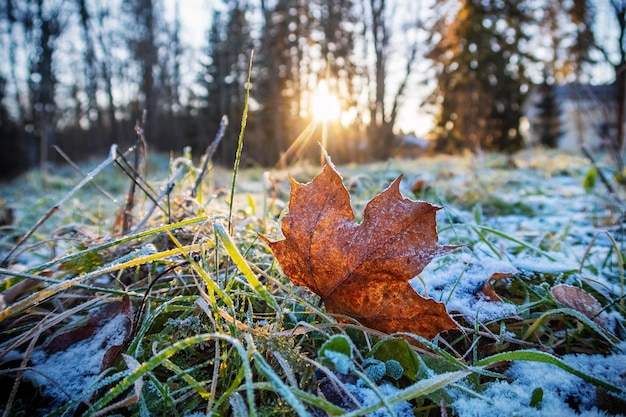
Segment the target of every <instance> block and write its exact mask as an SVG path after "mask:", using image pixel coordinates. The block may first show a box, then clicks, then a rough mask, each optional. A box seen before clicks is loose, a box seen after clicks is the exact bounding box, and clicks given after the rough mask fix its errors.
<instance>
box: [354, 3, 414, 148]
mask: <svg viewBox="0 0 626 417" xmlns="http://www.w3.org/2000/svg"><path fill="white" fill-rule="evenodd" d="M403 6H404V7H409V6H408V5H403ZM368 7H369V20H367V22H368V23H367V24H366V27H365V31H364V39H365V41H371V48H372V51H373V56H374V60H373V62H374V63H373V70H372V71H371V73H372V74H373V82H372V84H373V85H374V95H373V97H371V98H370V99H369V116H370V117H369V120H370V121H369V125H368V142H369V146H370V152H371V153H372V156H373V157H374V158H377V159H386V158H388V157H389V156H390V155H391V151H392V149H393V140H394V133H393V129H394V127H395V124H396V121H397V117H398V113H399V110H400V107H401V104H402V101H403V99H404V94H405V92H406V88H407V85H408V82H409V79H410V78H411V75H412V72H413V68H414V64H415V62H416V60H417V57H418V55H417V52H418V46H419V43H418V39H417V37H416V36H407V37H406V38H405V42H403V44H404V45H405V46H406V50H404V51H401V52H400V53H399V57H402V58H400V59H405V67H404V71H403V73H395V74H392V73H391V71H390V68H389V63H390V60H391V59H392V57H393V55H394V52H395V53H396V54H398V51H394V50H393V48H392V43H391V41H392V37H393V33H392V29H391V27H392V25H393V22H392V21H391V16H393V13H389V9H390V8H391V4H390V2H388V1H386V0H369V4H368ZM396 7H397V5H396ZM364 9H366V7H364ZM406 15H407V16H411V17H410V18H409V19H414V20H413V21H411V20H409V21H403V22H401V23H400V24H401V27H402V28H403V30H404V32H405V33H404V35H410V34H412V33H415V32H416V31H417V30H418V29H419V26H420V19H421V17H420V13H419V11H418V10H416V11H414V12H413V13H411V12H409V13H406ZM366 55H367V53H366ZM392 76H393V77H399V79H400V80H401V81H400V83H399V84H398V87H397V89H396V90H395V91H392V90H391V89H390V88H388V85H389V84H390V79H391V77H392ZM388 102H391V103H392V105H391V106H388Z"/></svg>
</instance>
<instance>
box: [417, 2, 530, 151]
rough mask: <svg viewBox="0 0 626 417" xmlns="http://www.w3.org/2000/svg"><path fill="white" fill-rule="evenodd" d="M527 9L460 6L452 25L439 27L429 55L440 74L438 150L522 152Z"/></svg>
mask: <svg viewBox="0 0 626 417" xmlns="http://www.w3.org/2000/svg"><path fill="white" fill-rule="evenodd" d="M525 7H526V6H525V2H517V1H499V2H493V1H489V2H484V1H480V0H463V1H461V3H460V6H459V8H458V13H457V14H456V17H455V18H454V19H452V20H449V19H445V18H444V19H442V21H441V22H440V24H439V26H438V28H437V30H438V32H439V33H438V34H437V35H438V36H439V40H438V41H437V42H436V44H435V46H434V47H433V49H432V51H431V53H430V55H429V56H430V58H431V59H433V61H434V62H435V63H436V65H437V68H438V94H439V96H440V97H441V98H440V99H439V100H440V104H441V110H440V114H439V117H438V121H437V127H436V132H437V134H438V138H437V148H438V149H439V150H442V151H456V150H460V149H470V150H472V151H474V152H477V151H480V150H481V149H484V150H499V151H504V150H514V149H518V148H519V147H520V146H521V143H522V142H521V135H520V133H519V128H518V126H519V118H520V111H521V103H522V100H523V98H524V95H523V93H522V89H521V86H522V84H524V83H525V76H524V73H525V71H524V57H523V53H522V51H521V48H520V45H521V43H522V42H523V41H525V40H526V39H527V35H526V34H525V28H526V25H527V24H528V23H529V19H530V18H529V17H527V16H528V14H529V13H528V10H526V9H525ZM448 21H449V23H448Z"/></svg>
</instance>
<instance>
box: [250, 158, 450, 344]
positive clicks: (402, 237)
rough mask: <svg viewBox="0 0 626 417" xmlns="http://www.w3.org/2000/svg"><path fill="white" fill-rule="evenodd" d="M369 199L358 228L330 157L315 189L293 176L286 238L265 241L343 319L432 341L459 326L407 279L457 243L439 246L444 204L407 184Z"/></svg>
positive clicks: (295, 280) (284, 266) (292, 274)
mask: <svg viewBox="0 0 626 417" xmlns="http://www.w3.org/2000/svg"><path fill="white" fill-rule="evenodd" d="M401 178H402V177H399V178H398V179H396V180H395V181H394V182H393V183H392V184H391V185H390V186H389V188H387V189H386V190H384V191H383V192H382V193H380V194H379V195H378V196H376V197H374V198H373V199H372V200H371V201H369V202H368V204H367V206H366V207H365V210H364V212H363V221H362V222H361V223H360V224H357V223H356V221H355V217H354V212H353V211H352V207H351V206H350V195H349V194H348V191H347V190H346V188H345V187H344V185H343V183H342V179H341V177H340V175H339V174H338V173H337V171H336V170H335V169H334V167H333V166H332V164H331V162H330V160H329V159H328V158H327V164H326V165H325V166H324V169H323V171H322V173H321V174H319V175H318V176H317V177H316V178H315V179H313V180H312V181H311V182H310V183H308V184H300V183H298V182H296V181H295V180H294V179H293V178H292V179H291V196H290V200H289V212H288V214H287V215H286V216H285V217H284V219H283V222H282V232H283V235H284V236H285V239H284V240H280V241H276V242H271V241H269V239H267V238H266V237H262V238H263V239H264V240H265V241H266V242H267V243H268V244H269V246H270V248H271V249H272V251H273V253H274V254H275V256H276V258H277V260H278V262H279V263H280V266H281V267H282V269H283V271H284V272H285V274H286V275H287V276H288V277H289V279H290V280H291V281H292V282H293V283H294V284H296V285H301V286H307V287H308V288H309V289H311V291H313V292H314V293H316V294H318V295H319V296H320V297H321V298H322V300H323V301H324V303H325V304H326V310H327V311H328V312H330V313H336V314H343V315H347V316H350V317H352V318H354V319H357V320H358V321H359V322H361V324H363V325H365V326H367V327H371V328H373V329H377V330H380V331H383V332H386V333H394V332H411V333H416V334H419V335H421V336H423V337H426V338H432V337H433V336H435V335H436V334H438V333H439V332H442V331H445V330H450V329H454V328H457V327H458V325H457V323H456V322H455V321H454V320H453V319H452V318H451V317H450V316H449V315H448V313H447V311H446V308H445V305H444V304H443V303H439V302H436V301H435V300H433V299H430V298H429V299H426V298H423V297H422V296H420V295H419V294H418V293H416V292H415V290H413V288H412V287H411V285H410V284H409V283H408V280H410V279H411V278H413V277H415V276H416V275H417V274H419V273H420V272H421V271H422V270H423V269H424V268H425V267H426V265H428V263H429V262H430V261H431V260H432V259H433V258H435V257H436V256H440V255H443V254H446V253H448V252H450V251H452V250H454V249H455V248H457V246H440V245H439V244H438V243H437V241H438V236H437V227H436V226H437V225H436V219H435V213H436V212H437V210H439V209H440V207H437V206H434V205H431V204H429V203H426V202H420V201H412V200H409V199H407V198H404V197H403V196H402V195H401V194H400V188H399V187H400V180H401Z"/></svg>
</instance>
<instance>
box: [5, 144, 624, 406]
mask: <svg viewBox="0 0 626 417" xmlns="http://www.w3.org/2000/svg"><path fill="white" fill-rule="evenodd" d="M331 156H332V155H331ZM101 162H102V161H93V162H92V163H89V164H85V165H84V166H82V168H83V170H84V171H85V172H88V171H91V170H93V169H94V168H95V167H96V166H98V164H100V163H101ZM198 166H199V164H198V162H197V161H196V163H195V164H194V163H193V162H192V161H189V160H186V159H185V158H182V159H178V160H175V161H170V160H169V159H168V158H166V157H163V156H158V155H153V156H150V158H149V159H148V164H147V167H146V171H145V172H144V174H143V175H142V176H143V178H144V179H146V180H147V184H148V185H149V186H150V187H152V190H151V191H150V193H151V194H152V195H153V196H156V195H158V194H159V192H160V190H161V189H164V188H165V187H166V185H167V182H168V179H169V178H170V177H171V176H172V175H173V173H174V172H175V171H176V168H178V167H182V169H181V171H180V172H179V173H180V176H179V177H178V178H177V180H176V182H175V186H174V188H173V190H172V192H171V193H170V194H169V197H168V198H164V199H162V200H161V201H159V206H160V207H161V208H160V209H156V210H154V212H153V214H152V216H150V218H149V219H148V220H147V222H146V223H145V224H144V225H143V226H141V227H140V228H138V229H137V228H132V227H131V229H130V232H129V233H128V234H126V235H121V234H120V233H119V219H120V215H119V213H120V211H121V208H122V207H124V206H125V194H126V192H127V190H128V187H129V178H128V177H127V176H126V175H124V174H123V173H122V172H121V171H120V170H119V169H118V168H116V167H115V166H113V165H111V166H109V167H106V168H105V169H104V170H103V171H101V172H99V173H98V175H96V176H95V178H94V180H93V183H95V184H97V185H98V186H99V187H100V188H101V189H103V190H105V191H106V192H108V193H110V194H111V196H112V197H113V200H115V201H112V200H111V199H109V198H108V197H106V196H104V195H103V193H102V191H101V190H99V189H98V188H96V187H95V186H94V185H93V184H92V183H90V184H88V185H86V186H84V187H82V188H81V189H79V190H78V191H77V192H76V193H75V194H73V195H72V196H71V197H70V198H66V196H67V195H68V192H69V191H70V190H71V189H72V188H73V187H74V186H75V185H76V184H78V183H79V182H80V181H81V179H82V177H81V176H80V175H79V174H76V173H75V172H73V171H72V170H71V168H67V167H61V168H58V169H57V168H55V169H54V170H52V175H51V177H50V178H48V181H47V182H46V183H45V184H43V182H42V178H41V176H40V175H39V174H38V173H37V172H36V171H34V172H31V173H28V174H27V175H25V176H23V177H21V178H19V179H18V180H16V181H14V182H12V183H7V184H2V185H1V188H0V198H2V199H3V200H4V203H5V204H6V206H10V207H12V208H13V210H14V217H15V219H16V220H15V223H14V224H11V225H6V226H2V227H1V228H0V239H1V240H0V258H4V257H5V256H6V255H7V254H8V253H9V251H10V250H11V249H12V248H13V247H14V246H15V245H16V243H17V241H18V239H19V237H20V236H23V235H24V234H25V233H26V232H28V231H29V230H30V229H31V228H32V226H33V225H34V224H35V223H36V222H37V221H38V220H39V219H41V218H42V216H44V215H45V214H46V213H47V212H48V211H49V210H50V209H51V208H52V207H54V206H55V205H56V204H58V203H59V202H62V203H63V204H61V205H60V206H59V207H58V209H59V210H58V211H56V212H54V213H53V214H52V215H51V216H50V217H49V218H48V219H47V220H46V221H45V222H44V223H43V225H42V226H41V227H39V228H38V229H37V230H36V231H35V233H34V234H33V235H32V236H31V237H30V238H29V239H28V240H27V241H25V242H24V243H23V244H21V245H20V246H19V248H18V249H17V250H16V251H15V252H14V253H13V255H12V256H11V258H10V259H9V260H8V263H7V264H6V265H3V266H2V269H1V270H0V274H1V275H2V291H3V292H2V294H1V296H0V297H1V298H0V303H1V305H0V364H1V365H0V378H1V379H2V385H3V386H4V387H10V389H5V390H4V391H3V393H2V394H1V396H2V397H1V399H0V406H1V407H2V409H3V412H4V413H5V415H45V414H50V415H72V414H76V415H82V414H84V415H105V414H106V415H115V414H116V413H117V414H119V415H181V416H183V415H185V416H201V415H207V414H210V415H216V416H217V415H219V416H221V415H259V416H278V415H313V416H323V415H351V416H356V415H372V416H387V415H397V416H407V415H408V416H413V415H418V416H435V415H443V414H444V413H445V415H450V416H452V415H459V416H476V415H479V416H500V415H524V416H534V415H537V416H545V415H563V416H567V415H572V416H573V415H579V414H584V415H610V414H619V413H624V410H625V409H626V393H625V392H624V387H626V343H625V342H624V340H625V334H626V330H625V328H624V324H625V319H624V317H625V313H626V309H625V306H624V304H625V301H626V300H625V299H624V291H625V283H624V266H623V256H624V247H623V242H624V239H623V236H624V230H623V223H622V218H623V207H620V205H619V202H618V201H615V200H614V199H613V198H612V197H610V196H609V195H608V193H607V192H606V190H605V189H603V188H602V184H596V185H595V187H592V188H591V189H589V183H587V188H588V191H586V190H585V188H584V187H583V183H584V182H585V177H586V175H587V173H588V171H589V169H590V168H591V165H590V162H589V161H588V160H585V159H581V158H577V157H573V156H568V155H563V154H558V153H550V152H546V151H528V152H523V153H520V154H517V155H514V156H513V157H512V158H507V157H505V156H502V155H485V156H483V157H481V158H475V157H469V156H465V157H443V156H439V157H433V158H423V159H418V160H392V161H388V162H386V163H378V164H370V165H360V166H339V167H338V171H339V172H340V173H341V174H342V175H343V177H344V184H345V185H346V186H347V187H348V190H349V191H350V193H351V195H352V204H353V206H354V208H355V211H356V212H357V217H359V215H360V211H362V209H363V207H364V206H365V204H366V202H367V201H368V200H369V199H370V198H371V197H373V196H374V195H376V194H378V193H379V192H380V191H382V190H383V189H384V188H385V187H386V186H387V185H388V184H389V183H390V182H391V181H393V180H394V179H395V178H396V177H397V175H399V174H403V175H404V179H403V182H402V185H401V189H402V192H403V194H404V195H405V196H407V197H411V198H416V199H424V200H427V201H429V202H432V203H436V204H439V205H441V206H443V209H442V210H440V211H439V212H438V225H439V240H440V243H441V244H462V245H465V246H464V247H463V248H462V249H459V250H457V251H455V252H453V253H452V254H449V255H447V256H444V257H441V258H438V259H436V260H434V261H433V262H432V263H431V264H430V265H429V266H428V267H427V268H426V269H425V270H424V271H423V272H422V273H421V274H420V275H419V276H418V277H415V278H414V279H413V280H412V282H411V283H412V285H413V287H414V289H415V290H416V291H418V292H419V293H421V294H422V295H425V296H428V297H433V298H435V299H436V300H438V301H442V302H445V303H446V305H447V306H448V309H449V311H451V312H452V314H453V316H454V317H455V319H456V320H457V322H458V323H459V324H460V325H461V327H462V329H461V330H459V331H452V332H448V333H444V334H441V335H439V336H438V337H436V338H435V339H434V340H432V341H428V340H424V339H421V338H419V337H417V336H415V335H409V334H405V335H384V334H380V333H378V332H376V331H373V330H370V329H367V328H364V327H362V326H360V325H359V324H358V323H357V322H354V321H345V320H339V318H337V317H332V316H330V315H328V314H327V313H326V312H325V310H324V305H323V303H321V302H320V300H319V298H318V297H317V296H315V295H314V294H312V293H311V292H309V291H308V290H306V289H303V288H299V287H295V286H293V285H292V284H291V283H290V282H289V280H288V279H287V278H286V277H285V276H284V274H283V273H282V272H281V270H280V268H279V267H278V265H277V263H276V261H275V259H274V257H273V256H272V254H271V253H270V252H269V250H268V248H267V247H266V246H265V244H264V243H263V242H262V241H261V240H260V239H259V238H258V235H257V233H262V234H264V235H266V236H269V237H270V238H278V237H280V219H281V215H283V214H284V213H285V210H286V207H287V203H288V199H289V182H288V175H289V174H291V175H294V176H295V177H296V179H298V180H299V181H309V180H311V179H312V178H313V177H314V176H315V175H316V174H317V173H318V172H319V170H320V168H319V167H315V166H308V165H300V166H299V167H297V168H296V167H294V168H292V169H290V170H287V171H275V170H274V171H273V170H270V171H268V172H264V171H262V170H258V169H255V170H252V169H250V170H242V171H240V172H239V178H237V188H236V193H235V195H234V200H233V201H234V203H233V206H232V212H233V223H232V225H233V227H232V230H229V226H228V216H229V212H230V211H231V207H230V206H229V202H230V185H231V181H232V175H233V174H232V172H231V171H228V170H225V169H221V168H217V167H216V168H214V169H213V170H211V171H210V172H209V175H208V177H207V178H206V180H205V181H204V183H203V187H202V188H201V190H200V191H199V192H198V194H197V195H196V197H195V198H192V197H191V194H190V191H191V189H192V187H193V184H194V181H195V177H196V175H197V173H198V168H197V167H198ZM603 168H606V167H603ZM137 196H138V197H137V198H138V201H137V204H136V205H135V207H134V208H133V212H132V217H133V219H134V222H133V224H134V225H137V224H138V223H139V222H140V220H141V219H143V218H144V217H145V214H146V213H147V212H148V211H149V210H150V209H151V208H152V207H153V205H154V203H153V202H152V201H151V200H150V199H149V198H146V197H145V194H144V193H142V192H141V191H137ZM116 218H117V219H118V221H117V224H116ZM114 231H117V232H114ZM494 274H495V275H494ZM492 277H493V278H494V279H493V280H491V281H490V284H491V285H492V287H493V288H494V290H495V294H497V297H498V298H499V299H498V298H494V297H491V298H490V297H488V296H487V295H486V293H485V291H483V288H484V286H485V283H486V282H487V281H489V280H490V278H492ZM495 278H498V279H495ZM561 285H568V286H570V287H574V288H575V289H580V290H583V291H580V292H576V291H574V292H571V294H574V295H573V296H572V297H573V298H575V299H574V300H572V299H563V298H562V297H561V298H559V296H558V294H557V296H555V294H556V293H555V292H554V291H553V290H554V288H556V287H559V286H561ZM560 288H566V289H569V287H560ZM580 294H584V297H583V296H581V295H580ZM577 297H578V298H577ZM581 297H582V298H581ZM586 297H593V298H595V299H596V300H597V302H598V303H599V305H600V309H599V310H593V312H592V313H589V311H588V310H585V308H584V307H585V305H590V304H593V303H591V302H590V301H589V300H590V298H586Z"/></svg>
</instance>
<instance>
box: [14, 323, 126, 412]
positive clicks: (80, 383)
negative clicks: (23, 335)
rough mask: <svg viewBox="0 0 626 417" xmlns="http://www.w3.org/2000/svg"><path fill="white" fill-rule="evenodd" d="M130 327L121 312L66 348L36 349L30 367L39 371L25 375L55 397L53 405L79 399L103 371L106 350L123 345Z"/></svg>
mask: <svg viewBox="0 0 626 417" xmlns="http://www.w3.org/2000/svg"><path fill="white" fill-rule="evenodd" d="M127 331H128V321H127V318H126V317H125V316H124V315H122V314H118V315H116V316H114V317H113V318H111V320H109V321H107V323H106V324H105V325H104V326H102V327H100V328H99V329H98V330H96V332H94V334H93V336H92V337H91V338H88V339H85V340H82V341H80V342H78V343H75V344H73V345H71V346H70V347H68V348H67V349H66V350H65V351H62V352H55V353H53V354H50V355H48V354H46V352H44V351H43V350H42V349H37V350H35V351H34V352H33V354H32V356H31V367H32V368H33V369H35V370H36V371H37V372H26V373H25V374H24V375H25V376H26V377H27V378H29V379H31V380H32V381H33V382H35V383H36V384H38V385H39V386H40V387H42V389H43V391H44V394H45V395H47V396H49V397H51V398H53V399H54V400H53V402H54V404H51V407H52V406H54V405H55V404H57V403H59V404H61V403H65V402H67V401H71V400H77V399H79V398H81V397H83V396H84V395H86V394H88V393H89V392H88V389H89V388H90V386H91V385H92V384H93V383H94V382H95V381H96V377H97V376H98V374H99V373H100V367H101V365H102V359H103V358H104V354H105V353H106V351H107V350H108V349H109V348H110V347H111V346H118V345H121V344H122V343H123V342H124V337H125V335H126V333H127ZM68 395H69V396H70V398H68Z"/></svg>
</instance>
